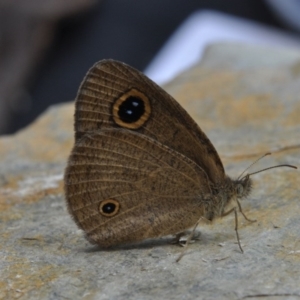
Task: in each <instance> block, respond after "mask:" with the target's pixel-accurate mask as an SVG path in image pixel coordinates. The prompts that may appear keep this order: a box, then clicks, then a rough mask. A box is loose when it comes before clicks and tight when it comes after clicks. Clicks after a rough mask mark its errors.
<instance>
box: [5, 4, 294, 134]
mask: <svg viewBox="0 0 300 300" xmlns="http://www.w3.org/2000/svg"><path fill="white" fill-rule="evenodd" d="M299 16H300V1H299V0H285V1H282V0H265V1H264V0H243V1H241V0H227V1H224V0H219V1H217V0H209V1H203V0H202V1H201V0H193V1H182V0H151V1H149V0H139V1H136V0H126V1H124V0H64V1H61V0H43V1H40V0H0V134H1V135H4V134H10V133H14V132H16V131H18V130H19V129H21V128H23V127H24V126H26V125H28V124H29V123H31V122H32V121H33V120H34V119H35V118H37V117H38V116H39V115H40V114H41V113H42V112H43V111H45V109H46V108H47V107H48V106H50V105H52V104H55V103H60V102H67V101H72V100H74V98H75V97H76V93H77V89H78V87H79V84H80V82H81V81H82V79H83V77H84V75H85V74H86V72H87V71H88V69H89V68H90V67H91V66H92V65H93V64H94V63H95V62H96V61H99V60H101V59H104V58H113V59H116V60H120V61H123V62H126V63H127V64H130V65H132V66H134V67H135V68H137V69H139V70H141V71H145V72H146V74H147V75H149V76H150V77H151V78H152V79H153V80H155V81H156V82H158V83H159V84H161V83H164V82H166V81H168V80H170V79H171V78H172V76H173V75H174V74H176V72H177V73H178V72H179V71H180V70H182V69H184V68H187V67H189V66H190V65H191V64H192V63H194V61H195V60H196V59H199V58H200V57H201V53H202V52H203V48H204V47H205V46H206V45H207V44H209V43H210V42H214V41H218V40H223V41H224V40H232V39H233V40H240V39H241V40H242V41H244V39H245V37H246V38H248V40H249V42H254V41H258V43H259V42H262V43H263V42H265V41H267V40H269V41H270V42H269V43H270V44H271V45H274V44H277V45H278V46H280V45H282V46H284V47H292V48H295V49H299V50H300V36H299V32H300V18H299ZM191 49H192V50H193V53H192V52H191ZM162 74H163V75H162Z"/></svg>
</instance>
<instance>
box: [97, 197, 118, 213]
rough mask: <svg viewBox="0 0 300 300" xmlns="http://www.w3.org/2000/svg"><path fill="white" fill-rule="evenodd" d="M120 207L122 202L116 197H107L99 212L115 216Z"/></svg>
mask: <svg viewBox="0 0 300 300" xmlns="http://www.w3.org/2000/svg"><path fill="white" fill-rule="evenodd" d="M119 209H120V203H119V202H118V201H116V200H114V199H107V200H104V201H102V202H101V203H100V205H99V212H100V214H101V215H103V216H105V217H113V216H115V215H116V214H117V213H118V212H119Z"/></svg>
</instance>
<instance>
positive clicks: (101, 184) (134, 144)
mask: <svg viewBox="0 0 300 300" xmlns="http://www.w3.org/2000/svg"><path fill="white" fill-rule="evenodd" d="M75 106H76V108H75V145H74V147H73V150H72V152H71V155H70V157H69V162H68V166H67V168H66V171H65V194H66V200H67V206H68V209H69V212H70V214H71V215H72V216H73V218H74V220H75V222H76V223H77V225H78V226H79V227H80V228H81V229H83V231H84V232H85V234H86V237H87V239H88V240H89V241H90V242H91V243H94V244H99V245H100V246H102V247H111V246H115V245H120V244H126V243H132V242H138V241H142V240H144V239H148V238H155V237H160V236H164V235H169V234H177V233H180V232H182V231H184V230H186V229H188V228H190V227H192V226H194V225H195V224H196V223H197V221H198V220H199V219H200V218H201V217H203V218H204V219H207V220H213V219H214V218H215V217H220V216H223V215H224V214H226V207H227V206H228V205H229V203H230V202H231V201H232V200H234V199H240V198H244V197H246V196H247V195H248V194H249V192H250V190H251V184H252V183H251V180H250V178H249V176H245V177H244V178H243V179H240V180H236V181H234V180H232V179H230V178H229V177H228V176H227V175H226V174H225V172H224V168H223V165H222V162H221V160H220V158H219V156H218V153H217V152H216V150H215V148H214V146H213V145H212V144H211V142H210V141H209V139H208V138H207V137H206V135H205V134H204V133H203V132H202V130H201V129H200V128H199V127H198V125H197V124H196V123H195V122H194V121H193V119H192V118H191V117H190V116H189V115H188V114H187V112H186V111H185V110H184V109H183V108H182V107H181V106H180V105H179V104H178V103H177V102H176V101H175V100H174V99H173V98H172V97H171V96H170V95H168V94H167V93H166V92H165V91H164V90H162V89H161V88H160V87H158V86H157V85H156V84H155V83H153V82H152V81H151V80H150V79H148V78H147V77H146V76H144V75H143V74H142V73H140V72H139V71H137V70H135V69H133V68H131V67H129V66H127V65H125V64H123V63H120V62H116V61H112V60H105V61H102V62H99V63H97V64H96V65H95V66H94V67H93V68H92V69H91V70H90V71H89V72H88V74H87V76H86V77H85V79H84V81H83V83H82V85H81V87H80V89H79V92H78V95H77V99H76V104H75Z"/></svg>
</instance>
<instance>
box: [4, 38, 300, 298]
mask: <svg viewBox="0 0 300 300" xmlns="http://www.w3.org/2000/svg"><path fill="white" fill-rule="evenodd" d="M166 89H167V90H168V91H169V92H170V93H171V94H172V95H173V96H174V97H175V98H176V99H177V100H178V101H179V102H180V103H181V104H182V105H183V106H184V107H185V108H186V109H187V110H188V111H189V112H190V113H191V115H192V116H193V117H194V118H195V119H196V121H197V122H198V123H199V124H200V126H201V128H202V129H203V130H204V131H205V132H206V133H207V134H208V136H209V137H210V139H211V140H212V142H213V144H214V145H215V146H216V148H217V150H218V152H219V154H220V156H221V158H222V160H223V163H224V165H225V168H226V171H227V173H228V174H229V175H231V176H233V177H235V176H238V175H239V174H240V173H241V172H242V171H243V170H244V169H245V168H246V167H247V166H248V165H249V164H250V163H251V162H253V161H254V160H255V159H256V158H258V157H259V156H261V155H263V154H264V153H266V152H268V151H271V152H273V155H272V156H269V157H266V158H264V159H263V160H261V161H260V162H259V163H257V164H256V165H255V166H253V167H252V169H251V170H258V169H261V168H264V167H268V166H272V165H274V164H279V163H290V164H294V165H296V166H298V167H299V166H300V122H299V117H300V99H299V95H300V54H299V53H295V52H287V51H284V52H283V51H277V50H274V49H263V48H257V47H249V46H242V45H234V44H230V45H227V44H220V45H215V46H212V47H211V48H209V49H208V51H207V53H206V55H205V58H204V60H203V61H202V62H201V63H200V64H199V65H198V66H196V67H195V68H193V69H192V70H190V71H188V72H186V73H184V74H182V75H181V76H180V77H178V78H177V79H176V80H174V81H173V82H172V83H170V84H169V85H168V86H167V87H166ZM73 113H74V108H73V104H64V105H59V106H55V107H52V108H51V109H49V110H48V111H47V112H46V113H45V114H44V115H43V116H41V117H40V118H39V119H38V120H37V121H36V122H35V123H34V124H32V125H31V126H30V127H28V128H26V129H24V130H22V131H20V132H19V133H17V134H15V135H13V136H6V137H2V138H1V139H0V160H1V169H0V210H1V211H0V239H1V240H0V257H1V260H0V298H1V299H14V298H19V299H155V298H161V299H216V298H218V299H247V298H251V299H258V298H259V299H262V298H266V297H268V299H299V298H300V268H299V264H300V218H299V214H300V201H299V192H300V185H299V182H300V181H299V170H294V169H287V168H281V169H275V170H270V171H267V172H264V173H260V174H257V175H254V176H253V179H254V182H255V188H254V190H253V193H252V195H251V196H250V197H249V198H248V199H247V200H245V201H244V202H243V203H242V205H243V208H244V212H245V213H246V214H247V216H248V217H249V218H254V219H257V222H256V223H250V224H249V223H248V222H247V221H245V220H244V219H243V217H242V216H239V224H240V229H239V234H240V237H241V241H242V245H243V247H244V251H245V253H244V254H242V253H241V252H240V251H239V249H238V246H237V244H236V237H235V231H234V218H233V216H232V215H231V216H228V217H224V218H223V219H220V220H216V222H214V224H212V225H209V224H201V225H200V226H199V230H200V231H201V239H200V241H197V242H195V243H193V244H190V245H189V247H188V249H187V250H186V253H185V256H184V257H183V258H182V260H181V261H180V262H179V263H176V262H175V260H176V258H177V257H178V255H179V254H180V251H181V248H180V247H178V246H176V245H171V244H170V243H169V242H170V238H169V237H166V238H162V239H158V240H155V241H147V242H145V243H142V244H141V245H136V246H135V247H121V248H120V249H115V250H101V249H98V248H95V247H93V246H91V245H89V243H88V242H87V241H85V239H84V237H83V235H82V233H81V232H80V231H79V230H78V229H77V228H76V226H75V224H74V222H73V221H72V220H71V218H70V216H69V215H68V212H67V210H66V206H65V203H64V196H63V182H62V176H63V170H64V167H65V165H66V159H67V156H68V154H69V151H70V149H71V146H72V143H73ZM187 218H188V216H187ZM269 295H274V296H269Z"/></svg>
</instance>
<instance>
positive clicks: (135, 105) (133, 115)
mask: <svg viewBox="0 0 300 300" xmlns="http://www.w3.org/2000/svg"><path fill="white" fill-rule="evenodd" d="M150 113H151V106H150V101H149V98H148V97H147V96H146V95H145V94H143V93H142V92H140V91H138V90H136V89H131V90H130V91H128V92H126V93H125V94H123V95H122V96H121V97H120V98H118V99H117V100H116V101H115V103H114V104H113V107H112V115H113V119H114V121H115V122H116V123H117V124H118V125H119V126H121V127H124V128H128V129H138V128H140V127H141V126H143V125H144V124H145V122H146V121H147V120H148V119H149V117H150Z"/></svg>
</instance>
